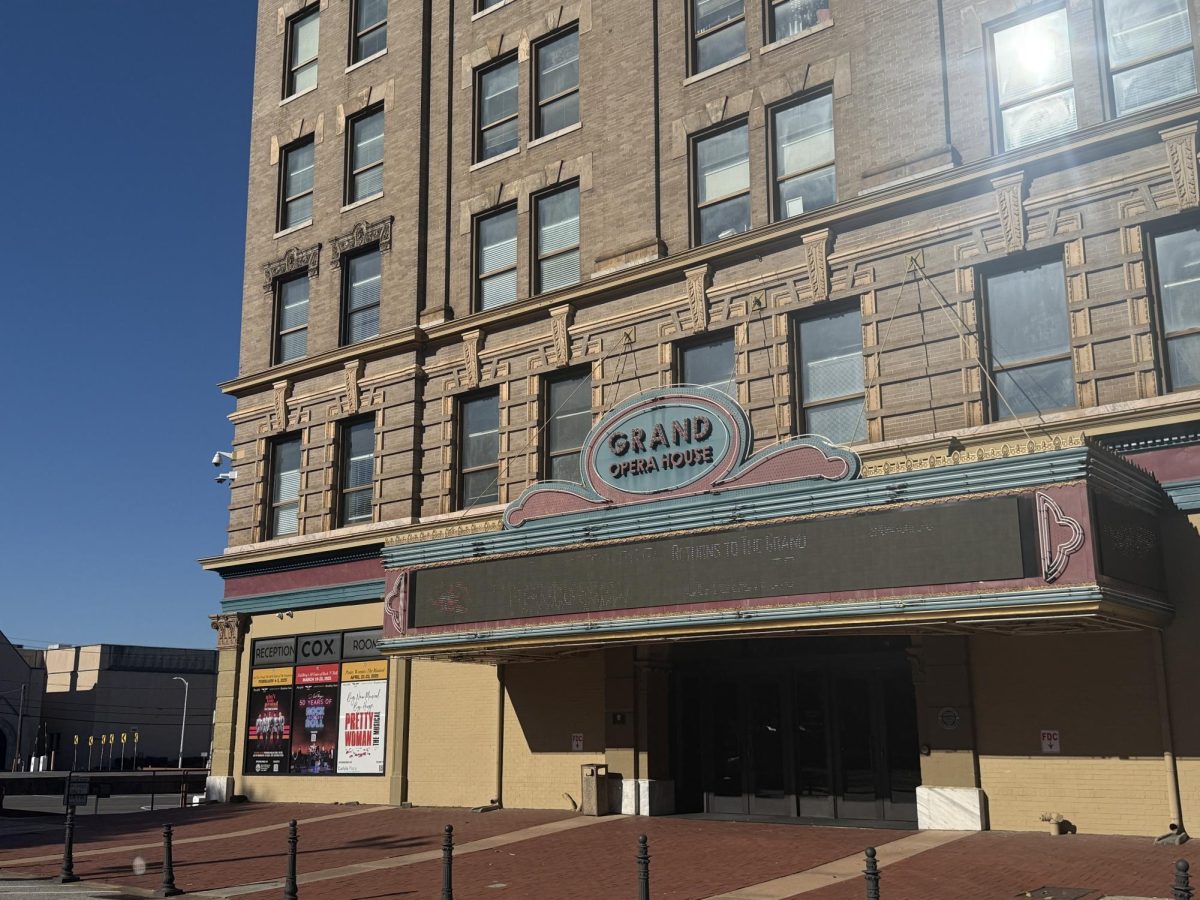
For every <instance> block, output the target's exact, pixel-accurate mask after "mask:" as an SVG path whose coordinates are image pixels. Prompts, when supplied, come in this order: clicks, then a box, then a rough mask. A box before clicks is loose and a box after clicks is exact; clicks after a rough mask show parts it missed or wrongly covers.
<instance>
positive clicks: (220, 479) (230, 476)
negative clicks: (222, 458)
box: [213, 469, 237, 484]
mask: <svg viewBox="0 0 1200 900" xmlns="http://www.w3.org/2000/svg"><path fill="white" fill-rule="evenodd" d="M236 480H237V469H234V470H233V471H232V472H222V473H221V474H220V475H218V476H217V477H216V478H214V479H213V481H215V482H216V483H217V484H224V483H225V482H226V481H230V482H232V481H236Z"/></svg>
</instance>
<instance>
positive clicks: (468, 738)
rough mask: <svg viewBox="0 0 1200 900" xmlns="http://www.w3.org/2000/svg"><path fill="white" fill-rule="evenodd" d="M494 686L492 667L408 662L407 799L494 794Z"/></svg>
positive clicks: (460, 802)
mask: <svg viewBox="0 0 1200 900" xmlns="http://www.w3.org/2000/svg"><path fill="white" fill-rule="evenodd" d="M499 691H500V688H499V685H498V683H497V680H496V669H495V668H494V667H493V666H485V665H472V664H468V663H450V662H430V661H426V660H416V661H414V662H413V668H412V699H411V707H410V708H411V719H410V721H411V727H412V739H411V744H410V745H409V770H408V777H409V794H408V796H409V800H411V801H412V802H413V803H415V804H417V805H418V806H481V805H483V804H485V803H487V802H489V801H490V800H491V799H492V798H493V797H495V796H496V743H497V740H498V738H499V733H498V725H499V710H500V707H499Z"/></svg>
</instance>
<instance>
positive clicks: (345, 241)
mask: <svg viewBox="0 0 1200 900" xmlns="http://www.w3.org/2000/svg"><path fill="white" fill-rule="evenodd" d="M394 221H395V216H388V217H387V218H386V219H380V220H379V221H378V222H359V223H358V224H357V225H355V226H354V227H353V228H351V229H350V230H349V231H348V232H346V233H345V234H340V235H338V236H337V237H335V238H333V239H332V240H331V241H330V242H329V246H330V249H331V251H332V252H333V267H334V268H335V269H336V268H339V267H340V266H341V264H342V257H343V256H345V255H346V254H347V253H353V252H354V251H355V250H357V249H358V248H360V247H366V246H368V245H370V244H378V245H379V249H380V250H381V251H382V252H384V253H386V252H387V251H389V250H391V249H392V222H394Z"/></svg>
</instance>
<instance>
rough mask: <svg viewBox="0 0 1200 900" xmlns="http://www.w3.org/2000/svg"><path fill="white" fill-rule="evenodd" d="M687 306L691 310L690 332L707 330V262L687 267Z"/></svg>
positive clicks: (695, 332) (696, 332) (708, 272)
mask: <svg viewBox="0 0 1200 900" xmlns="http://www.w3.org/2000/svg"><path fill="white" fill-rule="evenodd" d="M684 274H685V275H686V276H687V296H688V308H689V309H690V310H691V311H692V334H700V332H702V331H708V285H709V275H710V271H709V267H708V263H705V264H704V265H702V266H696V268H694V269H687V270H686V271H685V272H684Z"/></svg>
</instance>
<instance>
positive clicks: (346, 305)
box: [342, 247, 382, 344]
mask: <svg viewBox="0 0 1200 900" xmlns="http://www.w3.org/2000/svg"><path fill="white" fill-rule="evenodd" d="M381 265H382V262H381V254H380V252H379V248H378V247H375V248H373V249H370V250H365V251H363V252H361V253H356V254H354V255H353V256H347V257H346V259H345V261H344V262H343V263H342V269H343V271H344V274H343V276H342V279H343V282H342V296H343V313H342V343H343V344H357V343H358V342H359V341H365V340H367V339H369V338H373V337H375V336H376V335H378V334H379V299H380V290H379V289H380V284H381V282H382V273H381Z"/></svg>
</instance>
